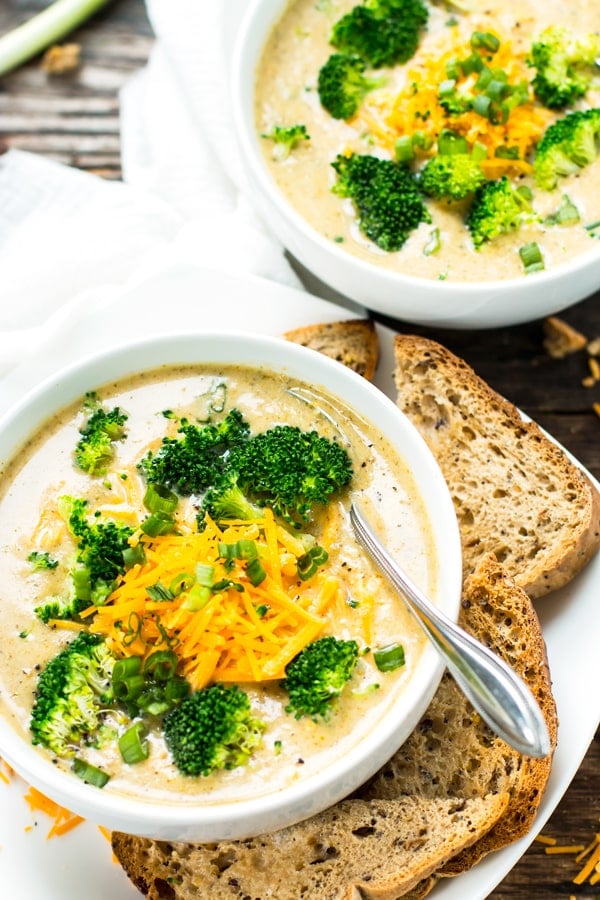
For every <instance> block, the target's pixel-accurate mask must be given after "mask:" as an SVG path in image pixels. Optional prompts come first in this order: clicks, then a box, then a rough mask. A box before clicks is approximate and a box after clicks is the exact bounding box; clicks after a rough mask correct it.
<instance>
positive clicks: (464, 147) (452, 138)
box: [438, 128, 469, 156]
mask: <svg viewBox="0 0 600 900" xmlns="http://www.w3.org/2000/svg"><path fill="white" fill-rule="evenodd" d="M468 152H469V144H468V143H467V139H466V138H464V137H461V135H459V134H457V133H456V132H455V131H450V129H449V128H445V129H444V130H443V131H442V133H441V134H440V136H439V138H438V153H439V155H440V156H454V155H455V154H462V153H468Z"/></svg>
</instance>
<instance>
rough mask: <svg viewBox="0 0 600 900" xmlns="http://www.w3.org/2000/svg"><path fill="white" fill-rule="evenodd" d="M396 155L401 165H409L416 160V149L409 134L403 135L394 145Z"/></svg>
mask: <svg viewBox="0 0 600 900" xmlns="http://www.w3.org/2000/svg"><path fill="white" fill-rule="evenodd" d="M394 155H395V157H396V161H397V162H399V163H408V162H411V160H413V159H414V158H415V148H414V144H413V140H412V137H411V136H410V135H409V134H403V135H402V137H399V138H398V140H397V141H396V143H395V145H394Z"/></svg>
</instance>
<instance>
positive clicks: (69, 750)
mask: <svg viewBox="0 0 600 900" xmlns="http://www.w3.org/2000/svg"><path fill="white" fill-rule="evenodd" d="M114 663H115V657H114V656H113V654H112V653H111V652H110V650H109V649H108V647H107V646H106V643H105V642H104V639H103V638H101V637H100V636H99V635H95V634H90V633H88V632H85V631H83V632H81V634H79V635H78V636H77V637H76V638H75V640H73V641H71V643H70V644H68V645H67V646H66V647H65V648H64V649H63V650H61V651H60V653H59V654H58V655H57V656H55V657H54V658H53V659H51V660H50V662H49V663H48V664H47V666H46V667H45V668H44V669H43V670H42V672H41V673H40V675H39V677H38V681H37V686H36V692H35V702H34V705H33V709H32V712H31V718H30V723H29V727H30V730H31V734H32V742H33V743H34V744H42V745H43V746H45V747H48V748H49V749H50V750H52V752H53V753H55V754H56V755H57V756H61V757H69V756H73V754H74V752H75V751H76V749H77V748H78V747H79V746H80V745H81V744H82V743H88V742H90V741H91V740H92V739H93V735H94V733H95V732H96V730H97V729H98V728H99V727H100V725H101V721H100V716H101V713H102V711H103V710H104V709H105V708H106V707H107V706H110V704H111V703H112V700H113V692H112V681H111V678H112V670H113V667H114Z"/></svg>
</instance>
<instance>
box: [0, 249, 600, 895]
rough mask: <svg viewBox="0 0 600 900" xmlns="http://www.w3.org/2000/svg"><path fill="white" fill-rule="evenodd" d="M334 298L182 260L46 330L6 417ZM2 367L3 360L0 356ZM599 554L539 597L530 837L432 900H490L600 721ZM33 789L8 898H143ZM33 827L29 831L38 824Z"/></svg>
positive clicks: (12, 836) (3, 869)
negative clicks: (138, 357)
mask: <svg viewBox="0 0 600 900" xmlns="http://www.w3.org/2000/svg"><path fill="white" fill-rule="evenodd" d="M360 313H361V310H360V308H358V307H357V308H355V309H354V310H349V309H344V308H340V307H339V306H336V305H334V304H332V303H329V302H327V301H325V300H320V299H318V298H316V297H312V296H311V295H309V294H306V293H304V292H301V291H297V290H294V289H292V288H287V287H284V286H282V285H278V284H275V283H273V282H270V281H265V280H263V279H259V278H254V277H248V278H244V279H241V278H234V277H231V276H228V275H223V274H221V273H218V272H213V271H210V270H206V269H201V268H198V267H194V266H183V265H179V266H175V267H172V268H170V269H168V270H166V271H164V272H162V273H159V274H157V275H153V276H152V277H151V278H149V279H148V280H147V281H145V282H143V283H141V284H138V285H136V286H135V287H130V288H125V289H123V290H120V291H111V292H108V293H107V294H106V295H104V296H103V297H102V296H100V297H97V298H96V300H95V301H94V302H93V303H92V304H90V303H89V300H88V301H87V302H86V308H85V311H82V310H81V309H78V308H77V305H76V304H75V305H73V306H72V307H71V310H70V315H69V316H65V315H62V316H61V317H60V327H54V326H53V323H52V321H51V322H50V323H49V325H48V328H47V332H46V335H44V334H41V335H38V342H37V343H36V344H35V345H33V346H32V348H31V352H30V356H29V357H28V358H24V359H23V361H22V362H21V363H20V364H19V365H18V366H16V367H15V368H14V369H12V370H11V371H10V372H9V374H8V375H7V376H5V378H4V379H3V380H2V381H0V412H2V411H4V409H6V408H7V407H8V406H9V405H10V404H11V403H12V402H13V401H14V400H16V399H18V398H19V397H20V396H21V395H22V394H23V393H24V392H25V391H26V390H27V389H29V388H30V387H32V386H33V385H34V384H35V383H37V382H38V381H39V380H41V379H42V378H44V377H46V376H47V375H49V374H51V373H52V372H53V371H55V370H57V369H59V368H61V367H62V366H63V365H64V364H65V363H67V362H71V361H75V360H76V359H80V358H82V357H85V356H87V355H89V354H90V353H94V352H96V351H98V350H102V349H104V348H106V347H109V346H111V343H112V342H114V335H115V323H116V322H117V321H118V329H117V332H118V340H119V341H123V340H125V339H126V338H129V337H135V336H137V337H141V336H142V335H146V334H156V333H160V332H162V331H164V330H166V329H165V318H166V317H167V316H168V322H169V330H173V331H174V330H181V329H182V328H184V327H185V326H186V325H188V326H190V327H194V328H200V327H206V328H207V329H216V328H219V327H222V326H223V325H224V324H226V323H229V324H232V323H235V325H236V327H237V328H239V329H244V328H245V329H247V330H248V331H255V332H262V333H266V334H274V335H277V334H279V333H281V332H282V331H284V330H286V329H290V328H295V327H298V326H301V325H307V324H312V323H314V322H319V321H321V322H326V321H335V320H337V319H344V318H349V317H351V316H353V315H357V314H358V315H360ZM379 336H380V341H381V351H382V352H381V362H380V366H379V372H378V376H377V379H376V383H377V385H378V386H379V387H380V388H381V390H383V391H384V392H386V393H388V394H389V395H390V396H392V397H393V396H394V394H393V381H392V370H393V348H392V342H393V332H392V331H390V330H389V329H387V328H382V327H379ZM0 362H1V360H0ZM599 583H600V556H596V558H595V559H594V560H593V561H592V562H591V563H590V565H588V567H587V568H586V569H585V571H584V572H582V573H581V574H580V575H579V576H578V577H577V578H576V579H575V580H574V581H573V582H572V583H571V584H570V585H568V586H567V587H566V588H564V589H563V590H561V591H557V592H556V593H554V594H552V595H551V596H549V597H547V598H545V599H543V600H542V601H540V602H539V604H538V606H537V609H538V613H539V615H540V619H541V623H542V628H543V632H544V637H545V639H546V644H547V648H548V657H549V662H550V669H551V673H552V678H553V685H554V693H555V697H556V702H557V706H558V714H559V720H560V729H559V738H558V747H557V750H556V754H555V757H554V765H553V770H552V774H551V777H550V780H549V783H548V787H547V790H546V792H545V795H544V798H543V800H542V803H541V806H540V810H539V813H538V817H537V819H536V822H535V825H534V827H533V829H532V830H531V832H530V833H529V834H528V835H527V836H526V837H525V838H522V839H521V840H520V841H518V842H516V843H515V844H512V845H511V846H509V847H506V848H505V849H504V850H500V851H498V852H496V853H492V854H490V855H489V856H488V857H486V858H485V859H484V860H483V861H482V862H480V863H479V864H478V865H477V866H475V867H474V868H473V869H471V870H470V871H469V872H466V873H465V874H463V875H460V876H459V877H457V878H454V879H448V880H444V881H442V882H440V883H439V884H438V885H437V887H436V888H435V889H434V890H433V892H432V893H431V894H430V897H431V898H432V900H464V898H465V897H468V898H469V900H483V898H485V897H487V896H488V895H489V894H490V892H491V891H493V889H494V888H495V887H496V886H497V885H498V884H499V883H500V882H501V881H502V879H503V878H504V877H505V876H506V875H507V874H508V872H509V871H510V870H511V869H512V867H513V866H514V865H515V864H516V863H517V861H518V860H519V859H520V857H521V855H522V854H523V853H524V852H525V850H526V849H527V847H528V846H529V845H530V843H531V842H532V840H533V839H534V837H535V835H536V834H537V833H538V832H539V831H540V830H541V829H542V827H543V825H544V824H545V822H546V821H547V820H548V818H549V817H550V815H551V814H552V812H553V811H554V809H555V808H556V806H557V804H558V803H559V801H560V799H561V797H562V796H563V794H564V793H565V791H566V790H567V788H568V786H569V784H570V782H571V780H572V778H573V776H574V775H575V773H576V772H577V770H578V768H579V766H580V763H581V761H582V759H583V757H584V756H585V754H586V751H587V749H588V747H589V744H590V742H591V740H592V738H593V736H594V733H595V731H596V728H597V726H598V722H599V721H600V693H599V692H598V691H597V690H594V689H593V687H592V686H594V685H597V684H598V683H599V681H600V656H599V654H598V644H599V638H600V633H599V632H600V623H599V618H598V606H597V585H598V584H599ZM26 791H27V785H25V784H24V783H23V782H22V781H20V780H19V779H17V778H15V779H14V780H13V781H12V783H11V784H10V785H4V784H3V783H2V782H0V810H1V814H0V894H1V896H4V893H5V892H8V891H10V897H11V900H31V898H35V900H80V898H81V896H85V898H86V900H106V898H107V897H110V898H111V900H134V898H136V897H138V898H139V897H140V896H141V895H140V894H139V893H138V891H136V889H135V888H134V887H133V886H132V885H131V884H130V882H129V881H128V879H127V878H126V877H125V875H124V873H123V872H122V871H121V869H120V867H119V866H118V865H115V863H114V861H113V859H112V855H111V849H110V845H109V844H108V842H107V840H106V838H105V837H104V836H103V835H102V834H101V832H100V831H99V829H98V828H97V827H96V826H95V825H94V824H93V823H91V822H85V823H83V824H81V825H79V826H78V827H76V828H75V829H74V830H73V831H71V832H70V833H69V834H67V835H65V836H64V837H56V838H52V839H51V840H47V839H46V835H47V833H48V831H49V829H50V825H51V820H50V819H48V817H47V816H45V815H44V814H43V813H39V812H38V813H35V814H33V813H32V812H31V811H30V809H29V806H28V805H27V803H26V802H25V800H24V794H25V793H26ZM32 825H33V826H34V827H33V828H30V826H32Z"/></svg>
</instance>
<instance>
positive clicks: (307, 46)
mask: <svg viewBox="0 0 600 900" xmlns="http://www.w3.org/2000/svg"><path fill="white" fill-rule="evenodd" d="M356 5H357V4H356V2H355V0H332V2H330V3H316V2H315V0H294V2H292V3H290V4H289V6H288V7H287V9H286V10H285V12H284V14H283V15H282V17H281V19H280V21H279V22H278V23H277V25H276V27H275V28H274V29H273V31H272V33H271V35H270V37H269V39H268V41H267V43H266V46H265V48H264V52H263V54H262V57H261V60H260V64H259V66H258V71H257V80H256V93H255V118H256V126H257V131H258V133H259V134H260V135H262V136H264V135H268V134H270V133H271V132H272V129H273V127H274V126H283V127H287V126H291V125H293V124H303V125H304V126H305V127H306V130H307V132H308V134H309V136H310V139H309V140H302V141H299V142H298V143H297V144H296V146H295V147H294V148H293V150H292V152H291V153H290V154H289V156H287V158H285V159H281V158H280V156H279V154H278V152H277V147H276V145H274V143H273V141H272V140H269V139H267V138H265V139H264V140H263V141H262V149H263V151H264V158H265V161H266V164H267V166H268V168H269V170H270V173H271V175H272V177H273V179H274V180H275V182H276V183H277V185H278V186H279V188H280V189H281V191H282V192H283V193H284V194H285V196H286V197H287V198H288V200H289V202H290V203H291V204H292V205H293V206H294V207H295V208H296V209H297V211H298V212H299V213H300V214H301V215H302V216H303V217H304V218H305V219H306V221H307V222H308V223H309V224H310V225H312V226H313V227H314V228H315V229H316V230H317V231H318V232H320V233H321V234H323V235H324V236H325V237H326V238H329V239H330V240H332V241H335V242H337V243H339V245H340V247H342V248H344V249H345V250H346V251H347V252H349V253H351V254H353V255H355V256H357V257H359V258H360V259H363V260H366V261H369V262H372V263H376V264H377V265H378V266H381V267H384V268H386V269H390V270H391V271H397V272H402V273H405V274H410V275H415V276H419V277H423V278H431V279H440V280H446V279H450V280H454V281H475V280H476V281H480V280H492V279H504V278H511V277H518V276H521V275H522V274H523V262H522V261H521V258H520V256H519V253H518V251H519V248H520V247H522V246H523V245H525V244H528V243H531V242H537V244H538V245H539V247H540V249H541V252H542V254H543V258H544V263H545V267H546V268H550V267H552V266H556V265H559V264H560V263H563V262H565V261H567V260H569V259H572V258H573V257H575V256H577V255H579V254H582V253H584V252H587V251H590V250H593V249H594V246H595V245H594V243H593V238H591V235H590V233H589V232H588V231H587V230H586V228H585V226H586V225H590V224H592V223H595V222H598V220H599V219H600V161H597V162H596V163H595V164H592V165H590V166H588V167H587V168H584V169H581V170H580V172H578V173H577V174H576V175H572V176H570V177H568V178H564V179H562V180H561V181H560V184H559V186H558V188H557V189H556V190H555V191H541V190H536V189H535V185H534V182H533V179H532V176H531V166H530V165H529V162H530V160H531V156H532V151H533V149H534V147H535V143H537V141H538V140H539V138H540V136H541V134H542V133H543V129H544V128H545V127H546V126H547V125H548V124H549V123H550V122H552V121H554V119H555V118H556V117H557V115H562V114H563V113H559V114H556V113H553V112H551V111H549V110H546V109H542V108H541V107H539V104H535V105H533V104H529V105H528V106H524V107H523V108H522V109H521V110H519V111H517V112H516V113H514V114H511V115H518V116H521V117H522V119H523V120H525V127H526V129H527V133H528V134H529V139H530V146H529V147H528V149H527V152H526V159H525V160H523V161H522V162H521V163H518V164H515V165H511V164H510V163H508V162H507V161H506V160H503V161H499V160H498V159H496V158H494V159H488V160H487V161H486V162H484V163H483V164H482V165H483V167H484V172H485V175H486V178H488V179H494V178H496V177H500V176H501V175H503V174H506V175H508V177H509V178H511V179H513V180H514V181H515V182H516V183H518V184H519V185H527V186H530V187H532V188H533V201H532V202H533V210H534V213H535V214H537V216H539V221H535V222H534V223H533V224H527V225H525V226H523V227H521V228H520V229H519V230H518V231H515V232H512V233H510V234H508V235H503V236H501V237H499V238H498V239H496V240H494V241H492V242H489V243H487V244H485V245H484V246H482V247H481V249H479V250H476V249H475V248H474V246H473V242H472V240H471V237H470V234H469V232H468V229H467V228H466V226H465V221H464V219H465V214H466V212H467V209H468V206H469V202H470V201H469V200H461V201H456V202H453V203H450V204H448V203H446V202H444V201H434V200H431V199H426V206H427V208H428V210H429V212H430V214H431V219H432V221H431V222H430V223H426V222H422V223H421V224H420V225H419V227H418V228H416V229H415V230H414V231H412V232H411V233H410V235H409V237H408V239H407V241H406V243H405V244H404V245H403V247H402V248H401V249H400V250H399V251H397V252H390V253H388V252H384V251H383V250H381V249H379V248H378V247H377V246H376V245H375V244H374V243H372V242H371V241H369V240H368V239H367V238H366V237H365V236H364V234H362V233H361V231H360V229H359V228H358V226H357V219H356V212H355V209H354V205H353V202H352V201H351V200H349V199H343V198H341V197H339V196H337V195H336V194H335V193H332V187H333V186H334V184H335V181H336V176H335V172H334V170H333V168H332V166H331V162H332V161H333V160H334V159H335V158H336V156H337V155H338V154H349V153H359V154H375V155H379V156H382V157H384V158H390V157H393V154H394V147H395V143H396V140H397V139H398V138H399V137H401V136H402V135H405V134H410V133H412V132H413V131H414V130H416V129H417V128H419V129H422V130H424V131H425V132H426V134H427V135H428V136H429V137H430V138H432V139H433V140H434V142H435V140H436V138H437V135H438V134H439V132H440V129H441V128H442V127H445V128H451V129H454V130H455V131H457V132H459V133H462V134H464V135H465V136H466V137H467V138H468V141H469V143H470V145H471V146H472V145H473V144H474V143H475V142H477V141H481V140H482V134H483V131H488V132H489V131H490V129H489V128H488V125H487V122H486V120H485V119H484V118H482V117H481V116H479V121H477V119H476V118H475V117H474V114H473V113H471V115H470V117H469V118H468V120H467V119H464V118H463V119H462V120H461V117H460V116H459V117H454V118H445V119H444V117H443V116H442V117H440V115H434V114H433V108H434V107H435V108H436V109H437V110H438V112H439V110H440V109H441V108H440V107H439V105H438V104H437V99H436V98H437V86H438V84H439V83H440V82H441V81H442V80H443V79H445V78H446V77H447V75H446V72H445V69H444V68H442V67H440V70H439V71H435V72H433V74H432V61H437V60H440V59H446V60H447V59H452V58H454V59H456V58H458V59H463V58H465V57H466V56H467V55H468V53H470V47H469V38H470V35H471V34H472V32H474V31H480V32H492V33H493V34H495V35H496V36H498V37H499V39H500V51H499V59H501V60H505V59H506V58H507V56H506V54H509V53H510V58H511V60H514V62H512V61H511V63H510V65H511V66H512V65H514V66H515V72H516V76H515V80H516V79H517V78H519V79H524V80H526V81H528V82H530V81H531V79H532V77H533V75H532V70H531V68H528V66H527V61H526V60H527V55H528V52H529V50H530V47H531V41H532V38H533V37H535V36H536V35H538V34H539V33H540V32H541V31H542V30H543V29H544V28H546V27H547V26H549V25H551V24H562V25H565V26H567V27H569V28H571V29H573V31H574V32H575V33H576V34H585V33H588V32H596V33H597V32H600V4H599V3H598V2H597V0H577V2H574V3H564V2H563V0H518V2H516V0H502V2H499V0H490V2H489V3H485V4H477V3H475V4H473V7H474V11H473V12H472V13H470V14H465V13H461V12H460V9H455V8H454V6H448V7H446V5H445V4H443V3H439V4H430V5H429V20H428V24H427V29H426V31H425V32H424V33H423V34H422V38H421V42H420V46H419V49H418V51H417V53H416V55H415V56H414V58H413V59H412V60H411V61H410V62H409V63H407V64H406V65H403V66H398V67H396V68H394V69H383V70H379V73H380V74H382V75H383V77H384V79H385V83H384V84H383V85H382V86H381V87H378V88H377V89H375V90H373V91H371V92H370V93H368V94H367V96H366V97H365V99H364V100H363V102H362V104H361V106H360V107H359V109H358V111H357V113H356V114H355V115H354V116H353V117H352V118H351V119H349V120H347V121H344V120H340V119H335V118H332V116H330V115H329V114H328V113H327V112H326V111H325V110H324V109H323V107H322V106H321V103H320V101H319V95H318V90H317V76H318V72H319V70H320V68H321V66H323V64H324V63H325V61H326V60H327V59H328V57H329V56H330V55H331V54H332V53H334V52H335V48H334V47H332V45H331V44H330V43H329V36H330V34H331V29H332V26H333V24H334V23H335V22H337V21H338V20H339V19H340V18H341V16H342V15H344V14H345V13H346V12H348V11H349V10H350V9H352V8H353V7H354V6H356ZM457 7H462V4H457ZM500 54H505V55H500ZM492 59H493V58H492ZM493 64H494V63H493V62H490V65H493ZM503 65H508V64H507V63H503ZM370 74H371V73H370ZM432 85H433V88H432ZM432 91H433V93H432ZM428 92H429V93H428ZM432 97H433V99H431V98H432ZM415 98H422V101H420V102H422V106H423V108H422V109H419V108H416V109H415V111H414V113H413V111H412V110H413V104H415V103H416V100H415ZM580 106H582V107H586V106H600V90H598V89H597V88H590V90H589V91H588V94H587V96H586V97H585V99H584V100H582V101H581V102H580ZM568 111H569V110H565V111H564V112H568ZM414 116H418V117H420V118H419V119H418V121H417V122H416V124H415V119H414ZM410 117H413V118H412V119H411V118H410ZM509 121H510V120H509ZM482 129H483V130H482ZM507 133H508V134H512V132H507ZM515 135H516V138H515V139H517V138H518V139H519V140H521V132H520V131H519V130H518V129H517V128H516V127H515ZM511 140H512V138H511ZM434 149H435V143H434ZM424 159H425V155H424V154H422V155H421V156H420V157H419V155H417V159H416V161H415V162H414V163H412V164H411V165H412V166H413V168H414V169H415V171H416V170H418V169H419V168H420V166H421V165H422V164H423V161H424ZM564 194H567V195H568V197H569V198H570V200H571V201H572V203H573V204H574V205H575V206H576V207H577V210H578V211H579V216H580V221H579V222H578V223H577V224H573V225H570V226H568V227H567V226H556V225H549V224H548V223H547V222H545V220H547V219H548V218H549V217H551V216H552V215H553V214H554V213H556V210H557V208H558V207H559V205H560V202H561V199H562V197H563V195H564Z"/></svg>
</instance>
